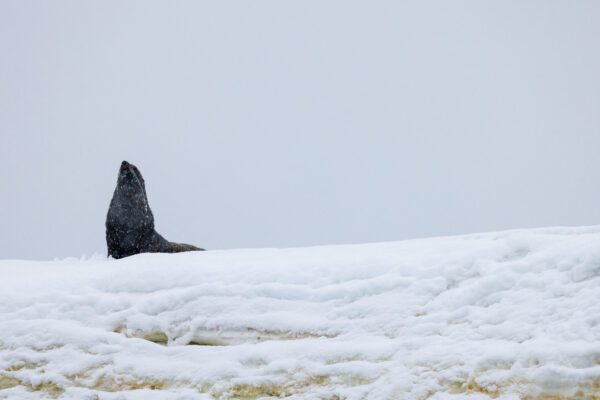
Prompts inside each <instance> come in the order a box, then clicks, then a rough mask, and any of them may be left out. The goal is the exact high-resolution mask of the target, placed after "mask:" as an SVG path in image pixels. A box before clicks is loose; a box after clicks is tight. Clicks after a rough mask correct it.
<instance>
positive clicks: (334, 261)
mask: <svg viewBox="0 0 600 400" xmlns="http://www.w3.org/2000/svg"><path fill="white" fill-rule="evenodd" d="M0 274H1V275H0V276H1V279H0V399H46V398H60V399H77V400H81V399H90V400H91V399H97V400H103V399H119V400H122V399H144V400H146V399H150V400H152V399H257V398H260V399H267V398H282V397H285V398H288V399H337V400H341V399H348V400H351V399H382V400H385V399H463V398H466V399H488V398H495V399H563V398H564V399H567V398H574V399H575V398H576V399H598V398H599V396H600V226H595V227H582V228H552V229H536V230H515V231H507V232H498V233H486V234H476V235H468V236H456V237H443V238H432V239H421V240H410V241H403V242H395V243H377V244H363V245H347V246H327V247H311V248H298V249H255V250H228V251H207V252H194V253H181V254H140V255H136V256H132V257H129V258H125V259H122V260H112V259H105V258H103V257H96V258H94V259H91V260H63V261H54V262H31V261H0Z"/></svg>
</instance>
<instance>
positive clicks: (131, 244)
mask: <svg viewBox="0 0 600 400" xmlns="http://www.w3.org/2000/svg"><path fill="white" fill-rule="evenodd" d="M106 244H107V246H108V255H109V256H112V257H114V258H123V257H127V256H131V255H133V254H138V253H179V252H182V251H196V250H204V249H200V248H198V247H196V246H192V245H191V244H184V243H172V242H169V241H167V240H166V239H165V238H163V237H162V236H161V235H159V234H158V232H156V231H155V230H154V216H153V215H152V210H150V205H149V204H148V197H147V196H146V185H145V182H144V178H142V174H140V171H139V170H138V169H137V167H136V166H135V165H133V164H129V163H128V162H127V161H123V162H122V163H121V168H120V169H119V179H118V181H117V188H116V189H115V193H114V194H113V198H112V200H111V201H110V207H109V209H108V214H107V216H106Z"/></svg>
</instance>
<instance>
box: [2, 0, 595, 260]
mask: <svg viewBox="0 0 600 400" xmlns="http://www.w3.org/2000/svg"><path fill="white" fill-rule="evenodd" d="M0 57H1V58H0V135H1V141H0V174H1V175H0V194H1V195H2V197H1V198H2V202H1V205H2V207H1V208H0V224H1V226H2V228H1V230H0V258H25V259H52V258H54V257H66V256H76V257H79V256H81V255H83V254H86V255H91V254H93V253H102V254H106V243H105V236H104V235H105V231H104V222H105V218H106V212H107V210H108V204H109V202H110V199H111V196H112V193H113V190H114V186H115V183H116V179H117V172H118V168H119V164H120V162H121V161H122V160H128V161H129V162H131V163H134V164H135V165H137V166H138V167H139V169H140V170H141V172H142V174H143V175H144V178H145V180H146V186H147V190H148V196H149V200H150V205H151V207H152V209H153V211H154V215H155V220H156V228H157V231H158V232H159V233H161V234H162V235H163V236H165V237H166V238H167V239H169V240H172V241H183V242H188V243H192V244H195V245H198V246H202V247H206V248H207V249H217V248H236V247H281V246H286V247H287V246H306V245H318V244H337V243H357V242H372V241H389V240H400V239H406V238H415V237H424V236H434V235H449V234H460V233H471V232H480V231H492V230H501V229H509V228H522V227H540V226H555V225H592V224H600V1H546V0H544V1H504V0H502V1H485V2H482V1H446V0H442V1H414V2H399V1H389V2H383V1H346V0H344V1H293V2H288V1H285V2H284V1H252V2H250V1H211V2H208V1H207V2H200V1H189V2H188V1H162V2H155V1H147V0H144V1H95V2H91V1H85V2H79V1H51V2H50V1H44V0H39V1H22V0H3V1H1V2H0Z"/></svg>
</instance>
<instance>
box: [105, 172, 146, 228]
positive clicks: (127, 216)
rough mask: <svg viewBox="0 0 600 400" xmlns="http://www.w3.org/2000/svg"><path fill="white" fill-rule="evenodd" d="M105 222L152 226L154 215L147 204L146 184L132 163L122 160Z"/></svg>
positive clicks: (129, 226)
mask: <svg viewBox="0 0 600 400" xmlns="http://www.w3.org/2000/svg"><path fill="white" fill-rule="evenodd" d="M107 224H111V225H121V226H127V227H128V228H142V227H144V228H149V229H153V228H154V217H153V215H152V211H151V210H150V206H149V204H148V196H147V195H146V184H145V182H144V178H143V177H142V174H141V173H140V171H139V170H138V169H137V167H136V166H135V165H133V164H130V163H128V162H127V161H123V162H122V163H121V167H120V168H119V178H118V180H117V187H116V188H115V192H114V194H113V198H112V201H111V204H110V208H109V212H108V218H107Z"/></svg>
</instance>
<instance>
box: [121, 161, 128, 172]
mask: <svg viewBox="0 0 600 400" xmlns="http://www.w3.org/2000/svg"><path fill="white" fill-rule="evenodd" d="M127 168H129V163H128V162H127V161H123V162H122V163H121V170H126V169H127Z"/></svg>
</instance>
